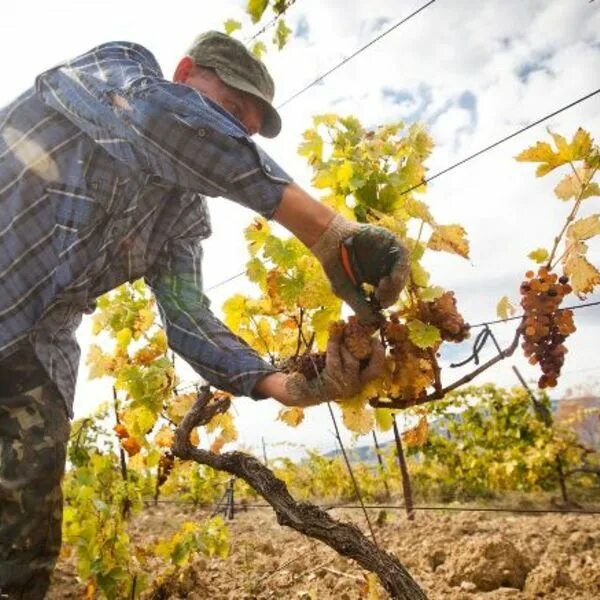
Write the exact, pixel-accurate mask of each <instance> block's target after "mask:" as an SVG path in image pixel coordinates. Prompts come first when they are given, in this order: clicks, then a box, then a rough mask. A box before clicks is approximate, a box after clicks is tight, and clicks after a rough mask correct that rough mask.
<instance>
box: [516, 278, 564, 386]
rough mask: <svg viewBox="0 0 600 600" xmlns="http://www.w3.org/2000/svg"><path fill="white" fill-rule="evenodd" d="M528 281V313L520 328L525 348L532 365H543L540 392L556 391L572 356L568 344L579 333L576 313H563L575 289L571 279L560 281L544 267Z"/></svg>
mask: <svg viewBox="0 0 600 600" xmlns="http://www.w3.org/2000/svg"><path fill="white" fill-rule="evenodd" d="M525 277H526V280H525V281H523V283H521V306H522V307H523V310H524V317H523V323H522V324H521V325H520V329H521V333H522V334H523V338H524V340H523V343H522V344H521V346H522V348H523V350H524V353H525V356H526V357H528V358H529V363H530V364H532V365H536V364H539V365H540V368H541V370H542V375H541V377H540V378H539V381H538V386H539V387H540V389H543V388H547V387H555V386H556V383H557V381H558V377H559V376H560V370H561V368H562V366H563V363H564V362H565V354H566V353H567V352H568V350H567V348H566V346H565V345H564V342H565V340H566V339H567V337H568V336H569V335H570V334H571V333H573V332H574V331H575V323H574V322H573V311H571V310H564V309H563V310H560V305H561V303H562V301H563V299H564V297H565V296H566V295H568V294H569V293H570V292H571V291H572V288H571V286H570V285H569V278H568V277H566V276H565V275H563V276H562V277H558V275H557V274H556V273H552V272H550V270H549V269H548V268H547V267H540V268H539V270H538V272H537V275H536V274H535V273H534V272H533V271H527V273H525Z"/></svg>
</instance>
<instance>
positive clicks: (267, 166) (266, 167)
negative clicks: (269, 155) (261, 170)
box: [264, 163, 271, 173]
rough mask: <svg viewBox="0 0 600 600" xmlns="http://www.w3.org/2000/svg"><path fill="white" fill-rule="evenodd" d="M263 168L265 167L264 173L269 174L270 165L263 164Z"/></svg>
mask: <svg viewBox="0 0 600 600" xmlns="http://www.w3.org/2000/svg"><path fill="white" fill-rule="evenodd" d="M264 167H265V171H266V172H267V173H270V172H271V165H270V164H268V163H265V164H264Z"/></svg>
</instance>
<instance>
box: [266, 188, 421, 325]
mask: <svg viewBox="0 0 600 600" xmlns="http://www.w3.org/2000/svg"><path fill="white" fill-rule="evenodd" d="M273 217H274V218H275V220H276V221H278V222H279V223H281V224H282V225H283V226H284V227H286V228H287V229H289V230H290V231H291V232H292V233H293V234H294V235H295V236H296V237H297V238H298V239H299V240H300V241H301V242H302V243H304V244H305V245H306V246H307V247H308V248H310V250H311V251H312V252H313V254H314V255H315V256H316V257H317V258H318V259H319V261H320V262H321V264H322V265H323V268H324V269H325V273H326V274H327V277H328V278H329V280H330V281H331V285H332V288H333V291H334V292H335V293H336V294H337V295H338V296H339V297H340V298H342V300H344V301H345V302H347V303H348V304H349V305H350V306H351V307H352V309H353V310H354V312H355V313H356V314H357V315H358V317H359V318H360V319H362V320H365V321H374V320H376V315H375V314H374V313H373V308H372V307H371V306H370V305H369V303H368V302H367V300H366V299H365V297H364V296H363V294H362V293H361V290H360V289H359V288H358V287H357V286H356V285H355V284H354V283H353V282H352V280H351V279H350V278H349V277H348V274H347V273H346V271H345V270H344V267H343V265H342V262H341V252H340V245H341V243H342V242H343V241H344V240H347V239H348V238H350V237H353V248H354V255H355V260H356V262H357V263H358V265H357V266H358V268H359V269H360V271H361V272H362V273H366V274H371V275H372V274H374V273H377V274H378V275H381V276H380V277H379V278H376V280H375V281H374V282H372V283H373V285H374V286H375V297H376V298H377V300H378V302H379V304H380V305H381V307H382V308H386V307H388V306H391V305H392V304H394V302H396V300H397V299H398V296H399V294H400V292H401V291H402V288H403V287H404V284H405V282H406V278H407V277H408V271H409V265H408V251H407V249H406V248H405V247H404V245H403V244H402V242H401V241H400V240H399V239H398V238H397V237H396V236H395V235H394V234H392V233H391V232H389V231H388V230H387V229H384V228H383V227H375V226H373V225H360V224H359V223H356V222H354V221H348V220H347V219H344V218H343V217H342V216H341V215H339V214H336V213H335V212H334V211H333V210H331V208H329V207H328V206H327V205H325V204H322V203H321V202H317V201H316V200H315V199H314V198H312V197H311V196H310V195H309V194H307V193H306V192H305V191H304V190H303V189H302V188H300V187H298V186H297V185H296V184H294V183H292V184H289V185H287V186H286V187H285V189H284V191H283V196H282V199H281V202H280V204H279V206H278V207H277V210H276V211H275V214H274V215H273ZM374 257H378V260H376V261H374V260H373V259H374ZM388 258H390V259H391V260H387V259H388ZM374 263H381V264H383V265H385V266H384V268H383V269H382V268H381V264H374ZM367 279H372V277H371V278H369V277H367Z"/></svg>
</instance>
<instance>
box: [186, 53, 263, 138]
mask: <svg viewBox="0 0 600 600" xmlns="http://www.w3.org/2000/svg"><path fill="white" fill-rule="evenodd" d="M180 81H181V83H185V84H186V85H189V86H191V87H193V88H194V89H196V90H198V91H199V92H201V93H202V94H204V95H205V96H208V97H209V98H210V99H211V100H212V101H213V102H216V103H217V104H219V105H220V106H222V107H223V108H224V109H225V110H226V111H227V112H230V113H231V114H232V115H233V116H234V117H235V118H236V119H237V120H238V121H240V123H242V124H243V125H244V127H245V128H246V129H247V130H248V133H249V134H250V135H254V134H255V133H258V132H259V131H260V128H261V126H262V122H263V118H264V110H263V107H262V104H261V102H260V100H258V99H257V98H255V97H254V96H252V95H251V94H247V93H246V92H243V91H241V90H237V89H235V88H232V87H231V86H229V85H227V84H226V83H224V82H223V81H221V79H219V76H218V75H217V74H216V72H215V71H214V70H213V69H208V68H206V67H199V66H196V65H192V66H191V67H190V69H189V73H188V74H187V77H186V78H185V79H184V80H180Z"/></svg>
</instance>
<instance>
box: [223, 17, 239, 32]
mask: <svg viewBox="0 0 600 600" xmlns="http://www.w3.org/2000/svg"><path fill="white" fill-rule="evenodd" d="M241 28H242V24H241V23H240V22H239V21H236V20H235V19H227V21H225V22H224V23H223V29H224V30H225V33H226V34H227V35H231V34H232V33H233V32H234V31H237V30H238V29H241Z"/></svg>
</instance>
